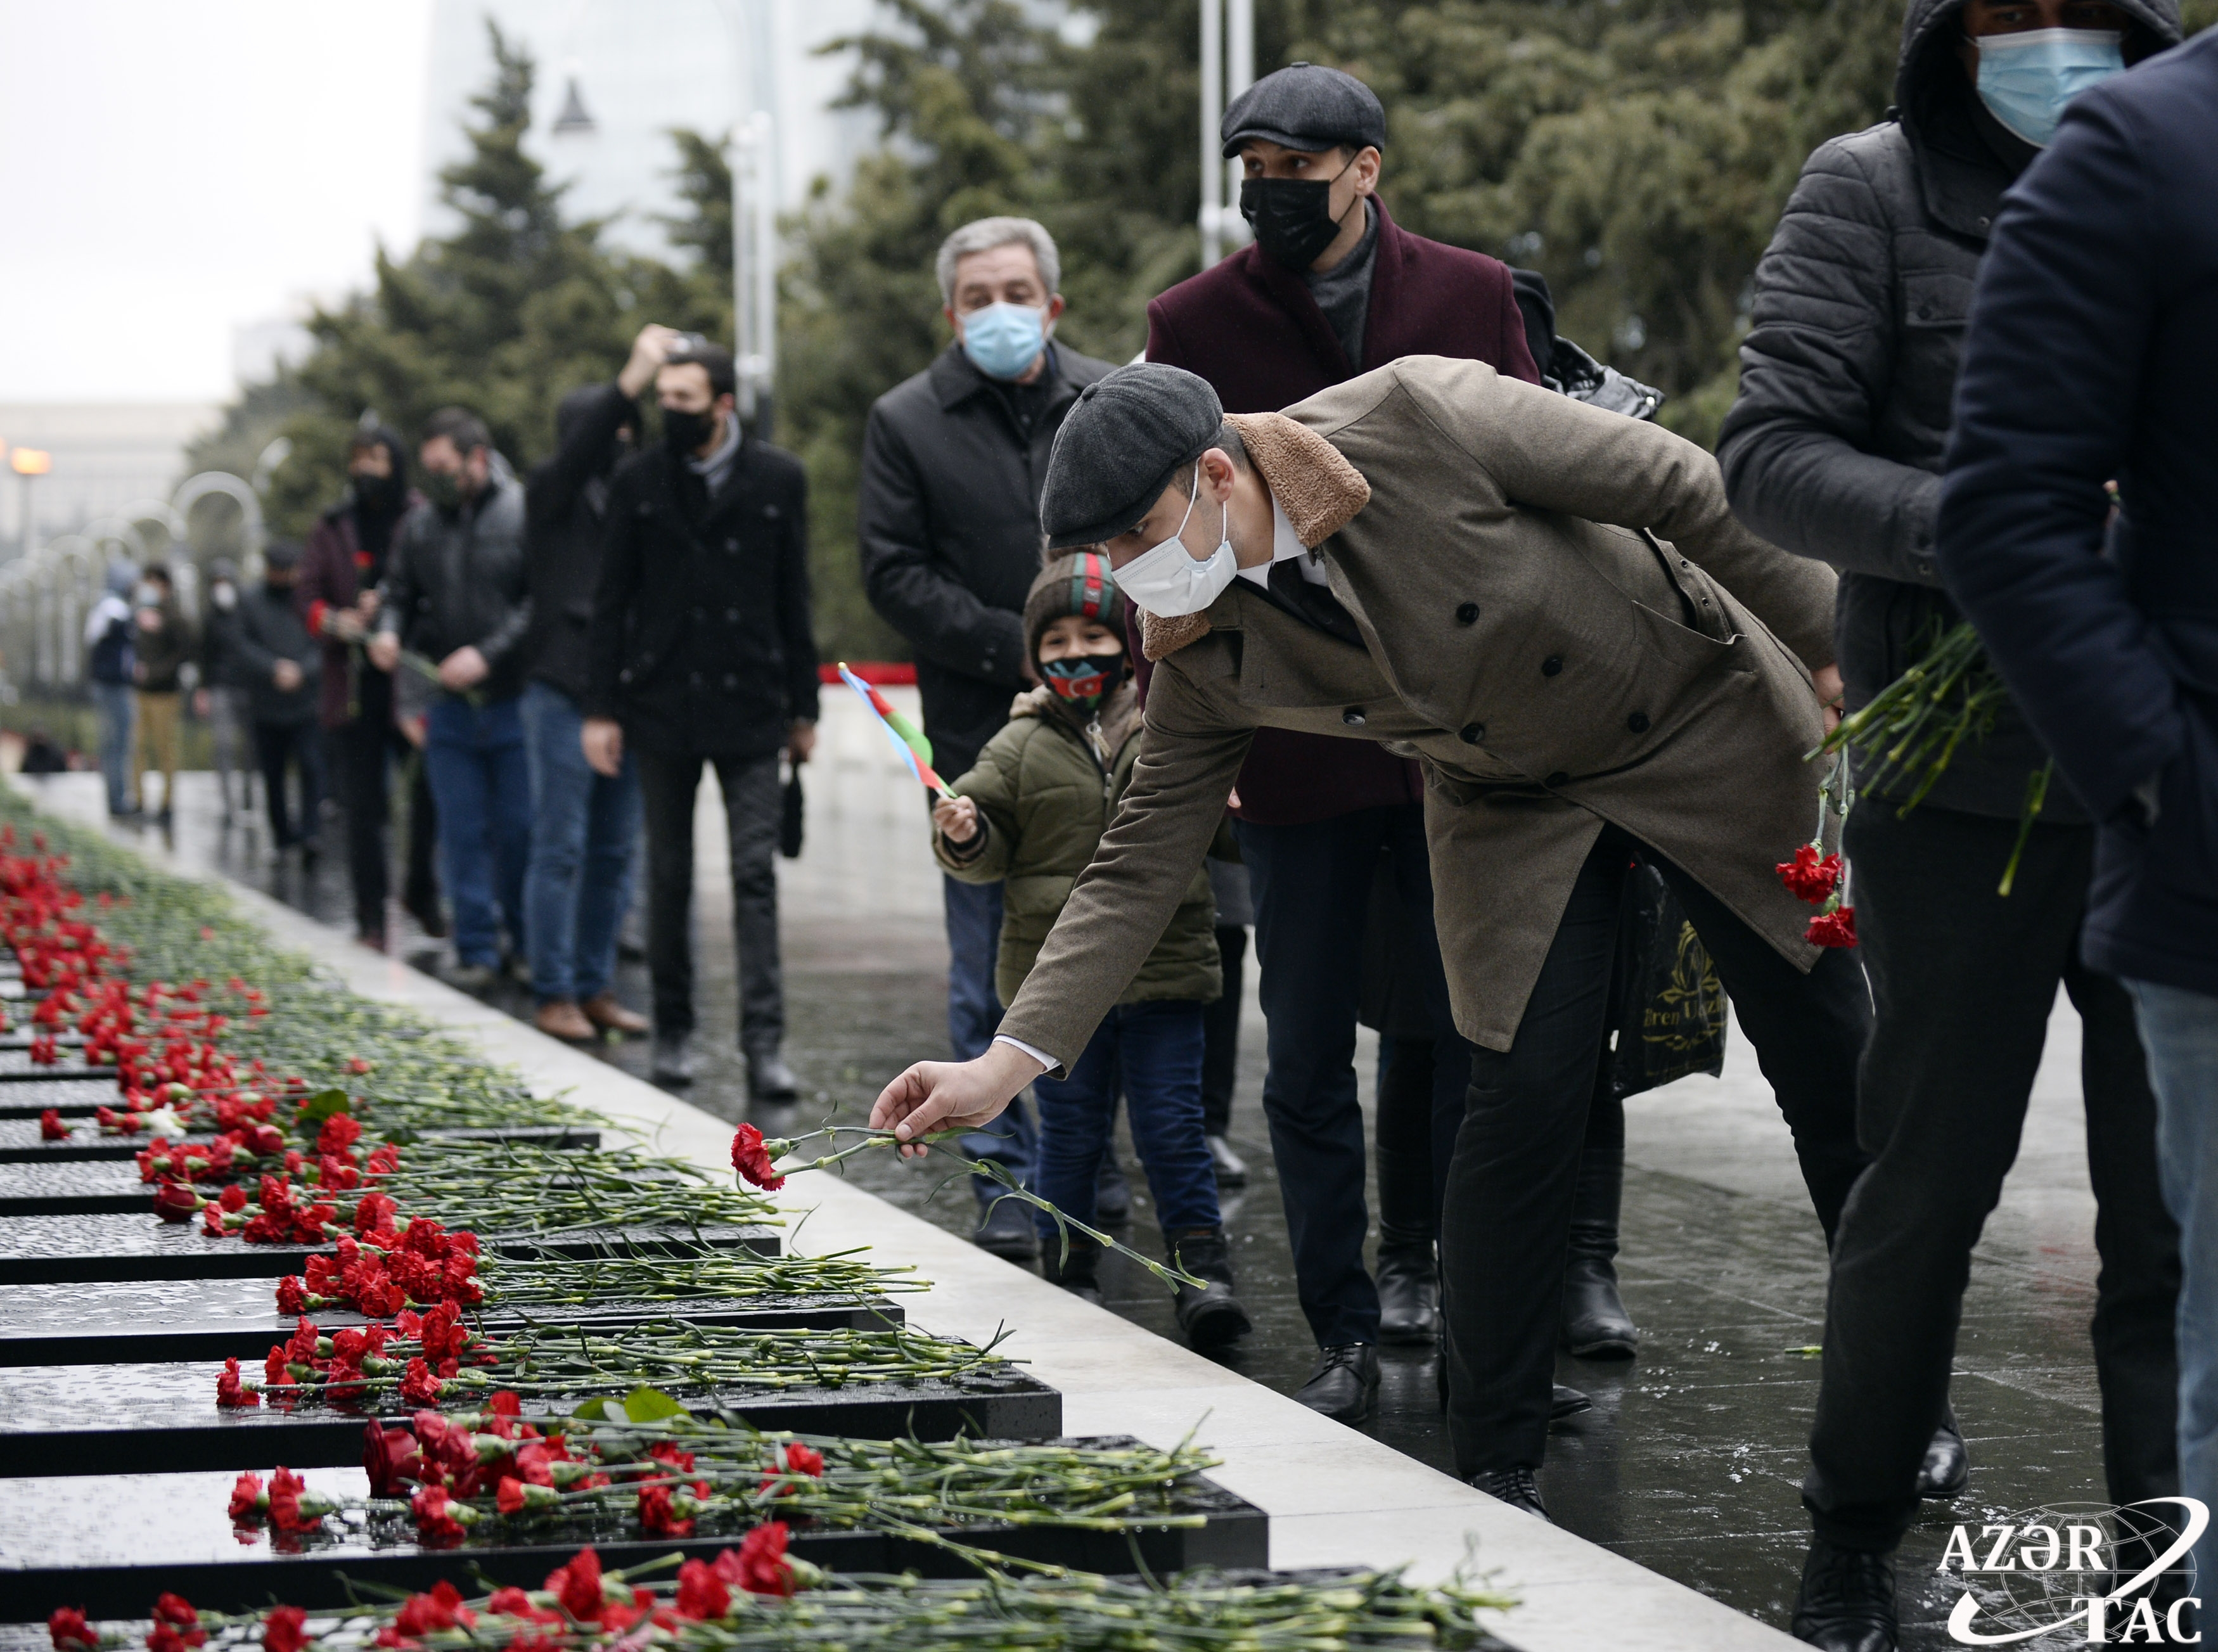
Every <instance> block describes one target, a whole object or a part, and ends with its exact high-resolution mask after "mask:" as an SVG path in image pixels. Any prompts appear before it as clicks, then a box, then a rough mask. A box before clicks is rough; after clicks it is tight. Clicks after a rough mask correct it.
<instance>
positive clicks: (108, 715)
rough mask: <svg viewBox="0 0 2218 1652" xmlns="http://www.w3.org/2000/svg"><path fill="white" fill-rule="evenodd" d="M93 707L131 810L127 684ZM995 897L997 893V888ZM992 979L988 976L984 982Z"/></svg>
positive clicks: (112, 786)
mask: <svg viewBox="0 0 2218 1652" xmlns="http://www.w3.org/2000/svg"><path fill="white" fill-rule="evenodd" d="M92 703H93V704H94V705H95V706H96V707H97V708H99V711H100V772H101V774H102V777H104V778H105V779H106V780H107V782H108V813H109V814H127V813H128V812H129V811H130V808H131V735H132V721H133V715H134V712H135V708H134V707H133V703H132V699H131V685H130V684H128V683H95V684H93V685H92ZM994 893H995V894H999V893H1000V890H999V888H996V889H995V891H994ZM992 979H993V976H992V974H991V973H990V972H989V973H988V975H987V980H988V981H991V980H992Z"/></svg>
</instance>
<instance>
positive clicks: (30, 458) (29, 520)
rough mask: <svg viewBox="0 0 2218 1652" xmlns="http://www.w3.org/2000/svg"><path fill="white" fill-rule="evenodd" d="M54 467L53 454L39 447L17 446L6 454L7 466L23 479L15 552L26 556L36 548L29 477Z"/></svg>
mask: <svg viewBox="0 0 2218 1652" xmlns="http://www.w3.org/2000/svg"><path fill="white" fill-rule="evenodd" d="M53 467H54V456H53V455H52V454H50V453H48V452H46V450H45V449H41V448H18V449H15V451H14V452H13V453H10V454H9V455H8V468H9V469H10V470H12V471H14V472H15V474H16V475H18V476H20V477H22V479H23V521H22V532H21V533H20V534H18V535H16V541H15V554H16V555H17V556H28V555H29V554H31V553H32V552H33V551H34V550H36V549H37V548H38V543H39V539H38V535H37V534H36V533H35V532H34V525H35V524H34V518H33V517H32V515H31V479H32V478H33V477H34V476H44V475H46V474H47V473H49V472H50V471H52V470H53Z"/></svg>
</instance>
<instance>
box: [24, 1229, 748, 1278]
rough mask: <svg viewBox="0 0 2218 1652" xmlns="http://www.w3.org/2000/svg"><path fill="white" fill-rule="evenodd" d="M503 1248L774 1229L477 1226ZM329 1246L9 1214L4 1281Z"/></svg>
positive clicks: (269, 1260)
mask: <svg viewBox="0 0 2218 1652" xmlns="http://www.w3.org/2000/svg"><path fill="white" fill-rule="evenodd" d="M478 1238H479V1242H480V1244H481V1245H483V1246H485V1247H486V1248H487V1249H490V1250H498V1251H500V1252H502V1253H514V1254H533V1255H538V1254H545V1253H548V1252H550V1251H551V1252H553V1253H556V1254H559V1255H564V1256H591V1255H593V1254H595V1253H598V1252H599V1251H601V1250H603V1249H604V1248H605V1247H608V1246H609V1245H611V1244H620V1245H628V1246H632V1247H646V1248H647V1249H650V1250H655V1251H662V1252H668V1251H677V1252H679V1253H683V1252H685V1251H688V1250H691V1248H693V1247H694V1246H695V1245H696V1244H705V1245H711V1246H715V1247H718V1248H720V1249H747V1250H752V1251H756V1252H759V1253H761V1254H763V1255H765V1256H775V1255H777V1254H778V1247H779V1245H780V1243H781V1242H782V1241H781V1240H780V1238H779V1234H778V1229H777V1228H759V1227H742V1228H700V1229H693V1228H686V1229H684V1230H682V1231H681V1230H678V1229H656V1228H590V1229H588V1228H579V1229H574V1230H570V1231H567V1232H562V1233H552V1234H529V1235H526V1234H480V1235H479V1236H478ZM330 1250H331V1247H330V1246H328V1245H318V1246H308V1245H249V1244H247V1243H246V1242H245V1241H243V1240H238V1239H210V1238H209V1237H208V1236H207V1235H206V1234H203V1233H202V1232H201V1229H200V1226H199V1224H198V1223H197V1222H162V1221H158V1220H157V1219H156V1218H155V1217H154V1216H152V1215H151V1214H146V1215H139V1214H136V1213H125V1212H117V1213H114V1214H110V1215H107V1216H97V1215H95V1216H75V1215H73V1216H9V1217H6V1218H4V1219H0V1285H44V1284H81V1283H84V1282H86V1281H89V1280H96V1279H120V1280H133V1279H253V1278H265V1279H275V1278H279V1277H281V1276H282V1275H284V1274H288V1273H300V1272H304V1271H306V1269H307V1259H308V1257H309V1256H310V1255H311V1254H313V1253H315V1252H318V1251H321V1252H325V1253H328V1252H329V1251H330Z"/></svg>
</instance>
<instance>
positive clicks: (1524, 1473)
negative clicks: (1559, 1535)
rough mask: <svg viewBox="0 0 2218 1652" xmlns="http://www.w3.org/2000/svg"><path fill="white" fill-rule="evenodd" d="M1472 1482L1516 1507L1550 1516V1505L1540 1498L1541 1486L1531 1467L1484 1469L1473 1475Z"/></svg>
mask: <svg viewBox="0 0 2218 1652" xmlns="http://www.w3.org/2000/svg"><path fill="white" fill-rule="evenodd" d="M1471 1484H1472V1485H1473V1486H1475V1487H1476V1488H1478V1489H1479V1490H1480V1491H1483V1492H1484V1493H1485V1494H1487V1495H1488V1496H1489V1497H1499V1498H1500V1499H1501V1500H1502V1501H1503V1502H1505V1503H1507V1504H1509V1507H1512V1508H1514V1509H1518V1510H1520V1511H1521V1512H1522V1513H1527V1514H1530V1515H1533V1516H1534V1517H1535V1518H1537V1519H1543V1520H1545V1519H1547V1518H1548V1506H1547V1505H1546V1503H1544V1502H1542V1501H1541V1500H1540V1484H1539V1482H1536V1481H1535V1480H1534V1479H1533V1471H1532V1469H1481V1470H1480V1471H1479V1472H1478V1473H1477V1474H1475V1475H1473V1476H1471Z"/></svg>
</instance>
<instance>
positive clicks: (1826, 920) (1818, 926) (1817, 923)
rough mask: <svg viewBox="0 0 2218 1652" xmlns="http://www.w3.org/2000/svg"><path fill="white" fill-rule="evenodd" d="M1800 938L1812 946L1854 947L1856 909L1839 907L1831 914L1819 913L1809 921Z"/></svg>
mask: <svg viewBox="0 0 2218 1652" xmlns="http://www.w3.org/2000/svg"><path fill="white" fill-rule="evenodd" d="M1802 938H1803V939H1804V940H1806V941H1807V942H1809V943H1810V944H1811V945H1812V946H1854V945H1855V944H1856V908H1855V907H1854V906H1841V907H1837V908H1836V909H1835V910H1834V911H1832V912H1829V913H1819V914H1818V916H1817V917H1815V918H1812V919H1811V920H1810V927H1809V928H1807V929H1806V930H1804V931H1802Z"/></svg>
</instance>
